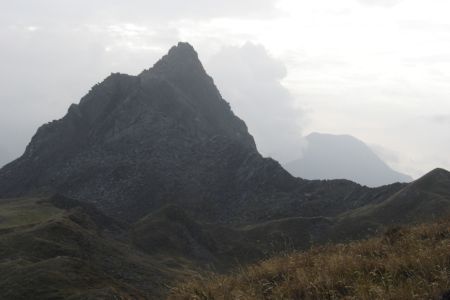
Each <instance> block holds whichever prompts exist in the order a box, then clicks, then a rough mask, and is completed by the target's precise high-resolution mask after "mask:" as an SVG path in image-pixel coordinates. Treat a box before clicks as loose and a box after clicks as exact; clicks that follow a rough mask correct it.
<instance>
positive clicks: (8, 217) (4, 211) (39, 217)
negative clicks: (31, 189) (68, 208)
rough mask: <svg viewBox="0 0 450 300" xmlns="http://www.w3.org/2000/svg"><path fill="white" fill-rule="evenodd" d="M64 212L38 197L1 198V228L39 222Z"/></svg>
mask: <svg viewBox="0 0 450 300" xmlns="http://www.w3.org/2000/svg"><path fill="white" fill-rule="evenodd" d="M62 213H63V211H62V210H61V209H58V208H56V207H54V206H53V205H51V204H50V203H45V202H43V201H41V199H38V198H19V199H0V229H7V228H12V227H17V226H24V225H32V224H37V223H40V222H43V221H46V220H49V219H51V218H54V217H55V216H57V215H62Z"/></svg>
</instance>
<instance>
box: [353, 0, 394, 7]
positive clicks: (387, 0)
mask: <svg viewBox="0 0 450 300" xmlns="http://www.w3.org/2000/svg"><path fill="white" fill-rule="evenodd" d="M358 2H359V3H361V4H364V5H370V6H381V7H393V6H395V5H397V4H399V3H400V2H402V0H358Z"/></svg>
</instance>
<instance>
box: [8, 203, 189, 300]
mask: <svg viewBox="0 0 450 300" xmlns="http://www.w3.org/2000/svg"><path fill="white" fill-rule="evenodd" d="M189 269H193V267H192V266H191V265H189V262H187V261H185V260H182V259H177V258H176V257H167V256H162V255H154V256H150V255H147V254H146V253H143V252H141V251H139V250H138V249H136V248H135V247H134V246H133V245H132V243H131V242H130V241H129V240H128V237H127V232H126V228H122V227H121V224H119V223H115V222H114V221H113V220H111V219H110V218H108V217H106V216H104V215H103V214H102V213H100V212H99V211H98V210H96V209H95V208H94V207H92V206H89V205H86V204H83V203H80V202H77V201H75V200H70V199H65V198H63V197H58V198H57V199H55V197H53V198H51V199H9V200H0V299H5V300H8V299H14V300H20V299H24V300H31V299H54V300H57V299H160V298H161V297H162V294H164V293H165V292H166V290H167V288H166V286H165V285H166V284H167V283H169V282H170V281H171V280H174V279H176V278H178V276H187V275H189V274H190V273H189V271H188V270H189ZM183 270H185V271H183Z"/></svg>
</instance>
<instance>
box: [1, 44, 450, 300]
mask: <svg viewBox="0 0 450 300" xmlns="http://www.w3.org/2000/svg"><path fill="white" fill-rule="evenodd" d="M333 147H334V146H333ZM336 147H337V146H336ZM357 149H359V148H357ZM359 150H360V149H359ZM311 151H312V150H311ZM352 153H353V152H352ZM357 153H358V151H356V152H354V154H353V155H355V156H356V155H357ZM369 153H370V152H369ZM363 159H364V157H361V160H363ZM368 159H372V160H373V157H372V156H371V155H369V154H368ZM370 164H371V163H369V165H370ZM449 191H450V173H449V172H447V171H445V170H443V169H436V170H434V171H432V172H430V173H429V174H427V175H426V176H424V177H423V178H421V179H419V180H417V181H414V182H412V183H409V184H406V183H395V184H390V185H386V186H381V187H377V188H369V187H366V186H361V185H359V184H357V183H354V182H351V181H349V180H306V179H301V178H296V177H294V176H292V175H290V174H289V173H288V172H287V171H285V170H284V169H283V167H282V166H281V165H280V164H279V163H278V162H277V161H275V160H273V159H270V158H264V157H262V156H261V155H260V154H259V153H258V151H257V149H256V146H255V142H254V140H253V137H252V136H251V134H250V133H249V132H248V131H247V127H246V125H245V123H244V121H242V120H241V119H239V118H238V117H237V116H235V115H234V113H233V112H232V111H231V109H230V106H229V104H228V103H227V102H226V101H225V100H224V99H223V98H222V97H221V95H220V93H219V91H218V90H217V88H216V86H215V84H214V81H213V79H212V78H211V77H209V76H208V75H207V73H206V72H205V70H204V69H203V66H202V64H201V62H200V61H199V59H198V55H197V53H196V52H195V50H194V49H193V47H192V46H191V45H189V44H187V43H179V44H178V45H177V46H174V47H173V48H171V49H170V50H169V52H168V54H167V55H165V56H164V57H163V58H161V59H160V60H159V61H158V62H157V63H156V64H155V65H154V66H153V67H152V68H150V69H148V70H145V71H143V72H142V73H141V74H139V75H138V76H131V75H125V74H111V75H110V76H109V77H107V78H106V79H105V80H104V81H103V82H101V83H99V84H96V85H95V86H94V87H93V88H92V89H91V91H89V92H88V93H87V95H86V96H84V97H83V98H82V99H81V101H80V102H79V104H73V105H72V106H70V108H69V109H68V112H67V114H66V115H65V116H64V117H63V118H61V119H59V120H55V121H52V122H49V123H47V124H44V125H43V126H41V127H40V128H39V129H38V130H37V132H36V134H35V135H34V137H33V138H32V140H31V141H30V143H29V145H28V146H27V148H26V150H25V152H24V154H23V155H22V156H21V157H20V158H18V159H17V160H15V161H13V162H11V163H9V164H7V165H6V166H4V167H3V168H2V169H0V198H2V200H0V259H1V261H0V298H2V299H47V298H51V299H161V298H162V297H164V296H165V295H167V292H168V290H169V288H170V286H173V285H174V284H175V283H176V281H178V280H180V279H183V278H189V277H192V276H193V275H194V274H196V272H197V271H200V272H201V271H205V270H214V271H218V272H222V271H227V270H230V268H232V267H235V266H236V265H239V264H246V263H250V262H255V261H258V260H260V259H262V258H264V257H267V256H269V255H273V254H274V253H279V252H280V251H286V249H306V248H308V247H309V246H310V245H312V244H321V243H327V242H342V241H347V240H352V239H357V238H364V237H366V236H369V235H373V234H375V233H376V232H378V231H380V230H383V228H385V226H390V225H393V224H405V223H410V222H416V221H426V220H430V219H433V218H435V217H438V216H443V215H446V214H448V213H449V212H450V192H449ZM24 283H26V284H24Z"/></svg>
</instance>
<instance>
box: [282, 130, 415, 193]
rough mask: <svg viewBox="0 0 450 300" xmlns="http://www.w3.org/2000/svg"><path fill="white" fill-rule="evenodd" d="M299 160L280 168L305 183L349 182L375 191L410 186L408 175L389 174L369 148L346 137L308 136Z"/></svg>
mask: <svg viewBox="0 0 450 300" xmlns="http://www.w3.org/2000/svg"><path fill="white" fill-rule="evenodd" d="M306 142H307V143H306V147H305V150H304V152H303V153H302V157H301V158H300V159H297V160H295V161H292V162H290V163H287V164H285V165H284V167H285V168H286V170H288V171H289V173H291V174H292V175H294V176H298V177H301V178H305V179H349V180H352V181H355V182H357V183H360V184H363V185H367V186H371V187H376V186H381V185H386V184H391V183H394V182H410V181H412V178H411V177H410V176H408V175H405V174H402V173H399V172H397V171H394V170H392V168H390V167H389V166H388V165H387V164H386V163H385V162H384V161H382V160H381V159H380V158H379V157H378V156H377V155H376V154H375V153H374V152H373V151H372V150H371V149H370V147H369V146H367V145H366V144H364V142H362V141H360V140H358V139H357V138H355V137H353V136H350V135H333V134H325V133H311V134H309V135H308V136H306Z"/></svg>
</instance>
